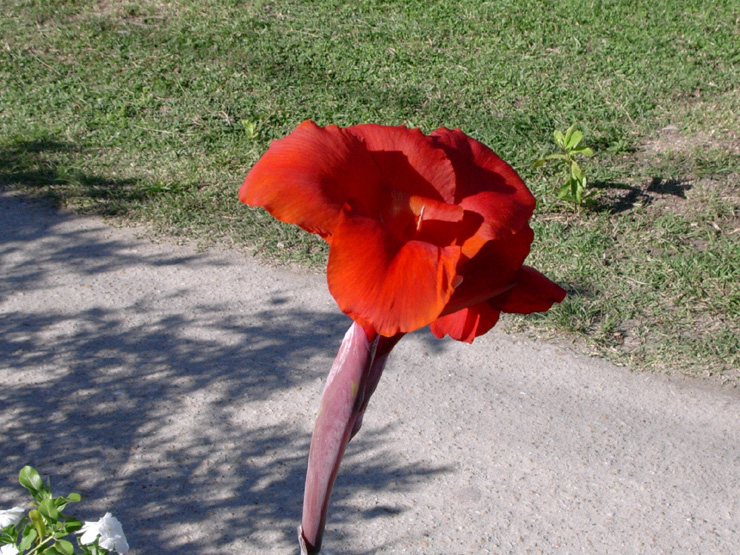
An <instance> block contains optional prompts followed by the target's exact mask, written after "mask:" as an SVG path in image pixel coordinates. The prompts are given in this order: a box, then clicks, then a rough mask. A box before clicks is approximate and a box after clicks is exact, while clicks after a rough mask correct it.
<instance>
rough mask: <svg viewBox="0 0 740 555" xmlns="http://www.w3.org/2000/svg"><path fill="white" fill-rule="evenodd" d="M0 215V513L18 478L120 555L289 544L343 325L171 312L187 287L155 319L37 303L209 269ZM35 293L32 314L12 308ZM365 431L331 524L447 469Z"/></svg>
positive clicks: (218, 306)
mask: <svg viewBox="0 0 740 555" xmlns="http://www.w3.org/2000/svg"><path fill="white" fill-rule="evenodd" d="M0 200H1V201H2V202H0V211H1V212H2V214H4V215H5V216H8V217H11V216H10V215H11V214H14V216H13V218H15V219H16V220H17V222H15V223H16V224H17V225H15V226H14V225H13V223H14V222H12V221H11V222H6V223H8V224H9V225H8V226H3V227H4V228H5V231H6V232H5V233H4V234H3V238H2V240H0V264H1V266H0V267H1V268H2V270H3V272H4V275H5V276H7V279H6V280H4V283H3V284H2V286H0V314H2V317H1V318H0V361H1V362H0V407H2V410H0V429H3V434H2V435H1V436H0V465H2V467H3V468H4V469H5V472H4V473H3V474H4V477H3V478H2V480H0V501H2V506H5V505H8V506H12V504H18V503H19V502H23V501H24V500H25V498H24V491H23V490H22V489H21V488H20V486H19V485H17V483H16V481H15V477H16V476H17V472H18V470H19V469H20V468H21V467H22V466H23V465H25V464H31V465H33V466H34V467H36V468H37V469H38V470H39V471H40V472H41V473H42V475H45V476H51V477H52V479H53V482H52V487H53V490H54V491H55V493H56V494H66V493H69V492H70V491H79V492H80V493H81V494H82V495H83V503H82V504H81V505H80V507H79V512H77V511H75V512H74V514H75V515H78V516H80V517H82V518H83V519H86V520H92V519H97V518H99V517H100V516H102V514H103V513H104V512H105V511H112V512H113V513H114V514H115V515H116V516H117V517H118V518H119V519H120V520H121V521H122V522H123V523H124V526H125V529H126V532H127V535H128V537H129V541H130V543H131V545H132V546H133V547H134V548H136V549H135V550H133V551H132V553H157V554H160V555H168V554H173V555H174V554H179V553H185V552H187V553H213V552H216V551H218V552H220V553H257V552H270V551H271V550H275V549H278V550H280V546H292V545H294V544H295V541H294V537H295V527H296V525H297V524H298V521H299V520H300V511H301V501H302V499H301V498H302V491H303V477H304V472H305V466H306V459H307V455H308V443H309V440H310V429H311V427H312V424H313V418H314V416H315V408H316V407H317V406H318V392H320V384H321V382H322V381H323V378H324V376H325V374H326V372H327V371H328V368H329V366H330V364H331V359H332V357H333V354H334V353H335V352H336V349H337V348H338V345H339V342H340V341H341V337H342V332H343V330H344V328H345V327H346V325H347V320H346V318H345V317H344V316H342V315H341V314H339V313H338V312H316V311H312V310H307V309H305V308H302V307H301V306H300V304H298V303H296V302H295V301H294V300H292V299H287V300H286V299H285V298H284V297H283V296H281V294H280V292H279V291H272V292H270V293H269V294H265V295H263V296H261V297H259V298H257V299H253V301H254V302H253V303H252V304H249V303H247V304H244V303H243V304H238V303H235V304H234V305H231V306H230V305H228V304H225V303H224V302H223V301H222V300H220V299H218V298H206V299H202V300H201V301H200V303H199V304H197V305H196V306H192V305H191V304H187V303H184V304H178V303H179V302H180V301H181V300H182V298H183V297H184V296H187V294H188V286H187V284H181V285H180V286H179V287H180V289H179V290H177V289H175V290H174V291H171V292H164V293H163V295H162V297H161V298H160V299H158V300H157V303H159V304H157V303H154V304H152V303H153V301H152V303H150V302H148V301H147V300H146V299H144V300H142V298H140V297H135V296H134V297H132V298H131V299H128V298H127V297H125V295H124V296H123V297H122V298H123V299H124V300H123V301H120V300H119V304H117V305H116V306H108V305H106V304H105V303H103V302H101V303H98V304H95V303H92V305H88V304H85V303H84V302H81V303H80V304H79V305H75V304H74V302H73V303H72V306H71V307H68V305H62V304H59V301H58V299H57V300H54V299H53V298H52V297H53V296H54V295H55V294H60V293H57V291H58V288H56V285H57V284H58V281H59V280H65V279H71V278H68V277H67V274H66V272H69V273H70V275H76V276H80V287H83V286H84V283H86V282H87V281H90V280H92V283H93V284H95V283H96V282H95V281H94V280H95V279H96V278H98V277H100V276H109V277H110V276H111V275H113V274H116V273H117V272H123V271H124V270H125V269H126V268H127V267H129V266H131V265H132V264H137V265H144V266H145V267H146V268H148V271H151V272H152V275H154V274H156V272H158V271H160V270H161V269H162V268H168V269H169V271H174V272H175V273H177V272H178V271H179V269H180V268H185V267H188V268H192V267H193V266H196V267H197V270H198V272H204V273H206V275H209V274H208V273H210V274H213V273H217V272H218V271H219V267H218V266H217V265H216V264H217V262H214V260H217V259H215V258H213V257H211V258H209V257H200V256H197V255H192V256H191V255H182V254H178V253H171V254H170V255H162V252H161V251H159V253H158V254H157V255H156V256H151V255H150V254H148V253H147V252H146V249H141V250H142V251H143V252H137V249H136V248H135V247H136V245H133V246H132V244H131V243H129V242H125V241H124V242H120V241H118V240H117V239H115V238H111V237H104V236H102V235H101V233H100V230H96V228H95V226H93V227H88V228H83V229H79V230H77V231H75V230H74V226H71V227H70V226H66V227H65V226H63V225H61V224H62V223H64V221H65V219H67V218H69V216H65V215H63V214H59V213H57V212H56V211H54V210H50V209H40V208H37V207H35V206H33V205H24V203H23V202H22V201H20V200H18V199H7V198H2V199H0ZM20 211H26V215H22V214H20ZM11 219H12V218H11ZM24 222H25V223H24ZM8 227H10V228H11V229H10V230H8ZM113 237H115V234H114V235H113ZM201 266H202V267H201ZM60 274H63V275H60ZM146 276H147V274H146V273H144V274H142V277H140V278H139V279H146ZM152 279H153V278H152ZM67 285H68V284H67ZM93 289H94V288H93ZM61 291H62V292H65V291H69V289H61ZM73 291H74V289H73ZM62 294H63V293H62ZM44 295H48V296H49V299H50V300H49V305H48V307H47V306H44V305H43V304H41V305H39V304H36V305H33V306H30V307H26V306H25V305H24V302H23V299H22V298H20V297H21V296H28V297H35V298H37V299H38V298H43V296H44ZM60 306H67V307H68V308H66V309H65V310H61V309H60V308H59V307H60ZM256 306H260V308H258V309H257V308H254V307H256ZM307 399H308V401H307ZM383 433H384V430H372V429H370V430H369V431H368V430H363V432H361V433H360V435H359V436H358V437H357V438H356V440H355V441H354V442H353V444H352V445H351V446H350V449H349V450H348V454H347V459H346V461H345V463H344V465H343V468H342V472H341V478H340V480H339V482H338V486H337V488H336V490H335V493H334V496H333V501H332V502H333V509H332V511H333V513H334V514H339V515H341V514H345V513H352V512H353V511H356V509H354V508H353V507H354V504H353V503H354V501H353V500H354V497H355V495H356V494H357V493H358V492H363V491H364V492H368V491H369V492H373V491H379V490H383V489H384V488H389V487H390V488H394V489H396V490H398V489H413V487H414V484H415V483H417V481H418V480H419V479H423V478H424V477H425V476H429V475H431V474H435V473H440V472H445V471H446V470H447V469H445V468H439V467H434V466H431V465H426V464H421V463H411V464H404V463H402V462H400V461H399V459H398V458H397V457H395V456H394V455H393V454H391V453H388V452H386V451H384V450H383V449H382V444H381V442H382V436H383ZM373 508H375V507H373ZM394 510H395V508H393V507H390V508H388V510H383V511H373V510H365V511H364V512H363V513H362V515H361V516H359V515H358V516H357V518H358V519H359V518H365V519H369V518H380V517H383V516H384V515H385V516H388V515H389V514H392V513H393V511H394ZM330 518H331V517H330Z"/></svg>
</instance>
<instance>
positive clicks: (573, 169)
mask: <svg viewBox="0 0 740 555" xmlns="http://www.w3.org/2000/svg"><path fill="white" fill-rule="evenodd" d="M570 175H571V176H573V178H574V179H578V180H579V181H580V180H581V179H582V178H583V170H581V166H579V165H578V162H575V161H573V162H571V163H570Z"/></svg>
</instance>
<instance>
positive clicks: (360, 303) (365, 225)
mask: <svg viewBox="0 0 740 555" xmlns="http://www.w3.org/2000/svg"><path fill="white" fill-rule="evenodd" d="M459 256H460V248H459V247H450V246H448V247H437V246H434V245H431V244H429V243H425V242H422V241H409V242H406V243H403V242H401V241H399V240H398V239H397V238H396V237H395V236H394V235H393V234H392V233H391V232H390V231H389V230H388V229H387V228H385V227H384V226H383V225H382V224H381V222H379V221H377V220H375V219H372V218H368V217H366V216H364V215H362V214H361V213H360V212H359V211H358V210H352V209H350V208H349V207H346V208H345V210H344V211H343V212H342V215H341V216H340V221H339V224H338V225H337V227H336V229H335V232H334V237H333V239H332V244H331V249H330V250H329V265H328V268H327V280H328V282H329V291H330V292H331V294H332V295H333V296H334V299H335V300H336V301H337V304H338V305H339V308H340V309H341V310H342V311H343V312H344V313H346V314H348V315H349V316H350V317H352V318H353V319H354V320H355V321H357V322H358V323H360V324H363V325H364V324H368V323H369V324H372V325H373V326H374V327H375V329H376V330H377V332H378V333H379V334H381V335H385V336H392V335H395V334H397V333H405V332H410V331H413V330H415V329H418V328H421V327H423V326H425V325H427V324H429V323H430V322H432V321H433V320H434V319H435V318H437V317H438V316H439V314H440V313H441V312H442V309H443V308H444V307H445V305H446V304H447V301H448V300H449V299H450V296H451V295H452V292H453V287H452V280H453V279H454V277H455V266H456V264H457V261H458V258H459Z"/></svg>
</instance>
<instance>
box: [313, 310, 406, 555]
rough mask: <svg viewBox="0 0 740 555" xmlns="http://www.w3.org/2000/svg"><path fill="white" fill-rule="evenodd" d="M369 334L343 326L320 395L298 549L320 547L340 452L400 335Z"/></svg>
mask: <svg viewBox="0 0 740 555" xmlns="http://www.w3.org/2000/svg"><path fill="white" fill-rule="evenodd" d="M370 335H371V337H370V339H369V338H368V336H367V334H366V332H365V331H364V330H363V328H362V327H361V326H359V325H358V324H355V323H353V324H352V326H351V327H350V328H349V330H347V333H346V334H345V336H344V340H343V341H342V346H341V347H340V348H339V353H337V358H336V359H335V360H334V364H333V365H332V367H331V371H330V372H329V377H328V378H327V380H326V385H325V386H324V392H323V393H322V395H321V405H320V408H319V414H318V416H317V417H316V424H315V425H314V431H313V436H312V438H311V449H310V451H309V454H308V470H307V472H306V489H305V492H304V496H303V519H302V522H301V528H300V529H299V541H300V543H301V553H303V554H306V555H311V554H315V553H318V552H319V550H320V549H321V540H322V537H323V534H324V526H325V525H326V514H327V511H328V509H329V498H330V496H331V490H332V487H333V486H334V480H335V479H336V477H337V472H339V465H340V463H341V461H342V456H343V455H344V450H345V448H346V447H347V444H348V443H349V441H350V439H351V438H352V437H353V436H354V435H355V434H356V433H357V432H358V431H359V429H360V426H361V424H362V416H363V414H364V412H365V409H366V408H367V403H368V401H369V400H370V396H371V395H372V393H373V392H374V391H375V387H376V386H377V385H378V380H380V375H381V374H382V372H383V366H384V365H385V361H386V359H387V356H388V353H390V351H391V349H392V348H393V346H394V345H395V344H396V343H397V342H398V340H399V339H400V336H397V337H396V338H388V337H381V336H377V335H376V334H375V333H374V332H370ZM371 340H372V342H371ZM376 352H377V354H378V356H377V358H376Z"/></svg>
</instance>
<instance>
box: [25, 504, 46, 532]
mask: <svg viewBox="0 0 740 555" xmlns="http://www.w3.org/2000/svg"><path fill="white" fill-rule="evenodd" d="M28 516H29V518H30V519H31V522H33V527H34V528H36V532H38V534H39V537H40V538H43V537H44V536H45V535H46V524H45V523H44V517H42V516H41V513H40V512H38V511H37V510H36V509H34V510H32V511H30V512H29V513H28Z"/></svg>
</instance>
